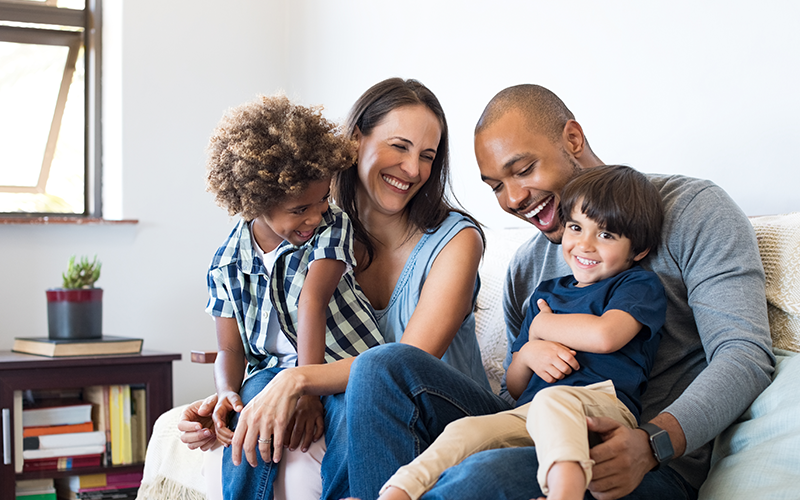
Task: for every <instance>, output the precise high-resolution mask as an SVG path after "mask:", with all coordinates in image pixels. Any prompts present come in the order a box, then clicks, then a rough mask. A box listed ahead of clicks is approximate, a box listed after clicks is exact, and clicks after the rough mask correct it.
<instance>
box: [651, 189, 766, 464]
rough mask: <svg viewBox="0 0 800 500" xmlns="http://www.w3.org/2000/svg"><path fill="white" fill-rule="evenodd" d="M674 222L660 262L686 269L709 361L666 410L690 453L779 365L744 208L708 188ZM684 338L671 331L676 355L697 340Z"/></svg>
mask: <svg viewBox="0 0 800 500" xmlns="http://www.w3.org/2000/svg"><path fill="white" fill-rule="evenodd" d="M672 223H674V224H675V225H676V226H677V227H672V228H666V227H665V234H669V235H670V241H669V243H668V250H669V255H661V256H659V258H662V259H663V258H666V259H670V260H672V259H674V260H675V261H676V263H677V265H678V267H679V268H680V269H681V277H682V279H683V282H684V285H685V293H686V298H687V302H688V307H689V308H691V310H690V313H691V316H693V317H694V323H695V324H696V329H697V330H696V331H697V333H698V334H699V339H700V342H701V344H702V351H703V352H704V353H705V361H706V362H707V363H708V365H707V366H706V367H705V368H704V369H702V370H701V371H700V372H699V374H698V375H697V377H696V378H695V379H694V380H693V381H692V382H691V383H690V384H689V385H688V387H686V389H685V390H684V391H683V393H682V394H681V395H680V396H679V397H678V398H677V399H676V400H675V401H674V402H672V404H670V405H669V406H668V407H667V408H666V409H665V410H664V411H666V412H668V413H670V414H672V415H673V416H674V417H675V418H676V419H677V420H678V422H679V423H680V424H681V427H682V429H683V431H684V433H685V435H686V452H687V453H688V452H691V451H692V450H694V449H696V448H698V447H700V446H702V445H703V444H705V443H707V442H709V441H710V440H712V439H714V437H715V436H716V435H717V434H719V433H720V432H721V431H722V430H723V429H725V428H726V427H727V426H728V425H730V424H731V423H732V422H733V421H734V420H735V419H736V418H737V417H738V416H739V415H741V414H742V413H743V412H744V411H745V409H747V407H748V406H749V405H750V404H751V403H752V401H753V400H754V399H755V398H756V396H758V394H759V393H760V392H761V391H762V390H763V389H764V388H765V387H766V386H767V385H768V384H769V383H770V377H771V374H772V372H773V369H774V364H775V359H774V356H773V355H772V350H771V347H772V342H771V338H770V333H769V325H768V321H767V307H766V298H765V292H764V286H765V285H764V282H765V279H764V271H763V267H762V266H761V259H760V256H759V252H758V244H757V242H756V238H755V232H754V231H753V227H752V225H751V224H750V222H749V221H748V220H747V218H746V217H745V216H744V214H743V213H742V212H741V210H740V209H739V208H738V207H737V206H736V205H735V204H734V203H733V201H732V200H731V199H730V198H729V197H728V195H727V194H726V193H725V192H724V191H723V190H722V189H720V188H718V187H716V186H711V187H709V188H707V189H703V190H702V191H700V192H699V193H698V194H697V196H695V197H694V198H693V199H692V200H691V201H690V202H689V203H688V204H687V205H686V208H685V209H684V210H682V211H681V213H679V214H678V215H677V216H676V217H674V218H673V219H672ZM662 248H663V247H662ZM670 292H671V291H670V290H668V294H669V293H670ZM686 312H689V311H686ZM674 313H677V314H681V313H682V311H680V310H678V311H674ZM691 316H689V317H690V318H691ZM667 321H668V322H670V321H674V322H675V323H677V324H680V319H679V318H670V317H669V316H668V317H667ZM684 333H685V332H680V331H678V332H671V334H672V335H674V336H675V337H676V340H677V343H676V344H675V347H674V348H673V349H674V351H679V350H680V349H684V351H683V352H682V353H681V352H674V353H673V354H675V355H680V354H686V353H687V352H689V349H690V348H689V347H685V346H684V347H683V348H680V347H678V345H679V344H678V343H680V342H684V343H695V344H696V342H697V337H696V336H694V335H691V337H694V338H691V337H690V336H687V335H684ZM698 352H700V351H699V350H698ZM661 354H662V353H661V352H659V356H661ZM665 354H667V355H669V354H670V353H665ZM689 358H690V359H691V356H689ZM695 361H698V362H699V361H701V359H695ZM679 364H680V363H679ZM682 368H684V369H685V370H686V371H688V372H691V371H692V368H693V367H691V366H689V365H688V362H684V365H683V367H682ZM651 389H652V387H651Z"/></svg>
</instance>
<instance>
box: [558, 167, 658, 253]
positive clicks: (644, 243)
mask: <svg viewBox="0 0 800 500" xmlns="http://www.w3.org/2000/svg"><path fill="white" fill-rule="evenodd" d="M578 203H580V206H578ZM575 209H579V210H580V211H581V212H582V213H583V214H584V215H586V217H588V218H590V219H592V220H593V221H594V222H596V223H597V224H598V225H599V226H601V227H602V228H604V229H606V230H607V231H610V232H612V233H616V234H619V235H622V236H625V237H626V238H628V239H630V240H631V248H632V250H633V253H634V255H636V254H639V253H641V252H643V251H645V250H650V253H654V252H655V251H656V249H657V248H658V245H659V243H660V242H661V226H662V225H663V223H664V207H663V204H662V202H661V194H660V193H659V192H658V189H656V187H655V186H654V185H653V184H652V183H651V182H650V181H649V180H647V177H645V176H644V174H642V173H640V172H637V171H636V170H634V169H632V168H630V167H625V166H622V165H604V166H600V167H593V168H587V169H586V170H584V171H583V172H581V173H580V174H579V175H578V176H577V177H575V178H574V179H572V180H571V181H569V183H567V185H566V186H564V189H563V190H562V191H561V203H560V204H559V215H560V217H561V220H562V221H564V222H566V221H569V220H570V219H571V218H572V213H573V211H574V210H575Z"/></svg>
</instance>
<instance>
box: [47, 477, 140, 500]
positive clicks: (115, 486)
mask: <svg viewBox="0 0 800 500" xmlns="http://www.w3.org/2000/svg"><path fill="white" fill-rule="evenodd" d="M141 482H142V473H141V472H128V473H124V472H123V473H119V472H118V473H108V474H90V475H84V476H72V477H66V478H60V479H56V485H55V488H56V491H57V492H58V498H59V500H134V499H135V498H136V495H137V492H138V491H139V485H140V484H141Z"/></svg>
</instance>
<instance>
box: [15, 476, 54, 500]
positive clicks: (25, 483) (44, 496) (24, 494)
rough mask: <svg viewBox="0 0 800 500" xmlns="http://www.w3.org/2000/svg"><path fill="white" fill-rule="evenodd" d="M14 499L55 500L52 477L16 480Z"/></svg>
mask: <svg viewBox="0 0 800 500" xmlns="http://www.w3.org/2000/svg"><path fill="white" fill-rule="evenodd" d="M15 497H16V500H56V489H55V487H54V484H53V480H52V479H22V480H19V481H17V482H16V495H15Z"/></svg>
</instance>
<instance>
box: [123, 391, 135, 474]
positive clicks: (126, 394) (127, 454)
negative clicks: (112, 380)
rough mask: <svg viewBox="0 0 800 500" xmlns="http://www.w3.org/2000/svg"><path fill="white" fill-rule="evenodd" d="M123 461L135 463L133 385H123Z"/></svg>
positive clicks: (124, 462)
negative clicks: (132, 438) (132, 441)
mask: <svg viewBox="0 0 800 500" xmlns="http://www.w3.org/2000/svg"><path fill="white" fill-rule="evenodd" d="M121 392H122V463H123V464H132V463H133V447H132V443H131V386H130V385H123V386H122V391H121Z"/></svg>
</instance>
